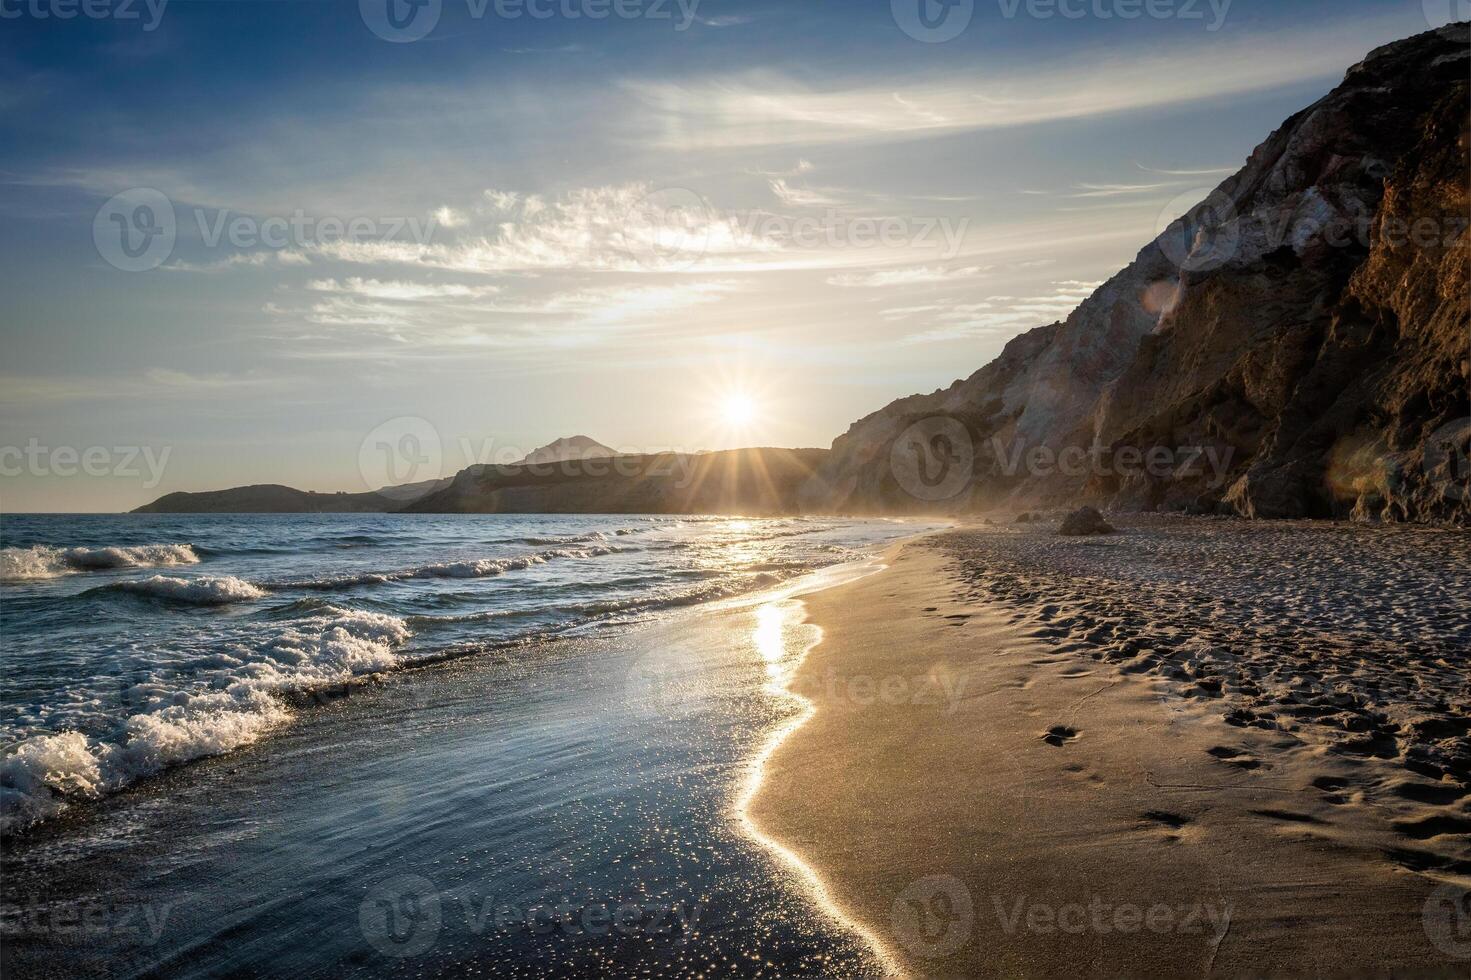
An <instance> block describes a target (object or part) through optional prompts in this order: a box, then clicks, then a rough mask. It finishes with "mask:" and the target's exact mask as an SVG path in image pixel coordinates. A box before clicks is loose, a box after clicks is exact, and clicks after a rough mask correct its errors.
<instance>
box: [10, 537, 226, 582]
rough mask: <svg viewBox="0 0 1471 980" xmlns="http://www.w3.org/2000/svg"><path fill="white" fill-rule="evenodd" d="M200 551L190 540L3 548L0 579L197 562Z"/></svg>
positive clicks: (17, 580)
mask: <svg viewBox="0 0 1471 980" xmlns="http://www.w3.org/2000/svg"><path fill="white" fill-rule="evenodd" d="M198 563H199V554H198V552H197V551H195V549H194V546H193V545H189V544H145V545H134V546H132V547H115V548H54V547H50V546H49V545H36V546H34V547H30V548H3V549H0V582H25V581H32V580H36V579H48V578H56V577H57V576H59V575H70V574H72V573H75V572H94V571H106V570H109V569H115V568H144V567H148V566H159V565H195V564H198Z"/></svg>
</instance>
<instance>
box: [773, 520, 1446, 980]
mask: <svg viewBox="0 0 1471 980" xmlns="http://www.w3.org/2000/svg"><path fill="white" fill-rule="evenodd" d="M1242 527H1243V525H1241V524H1239V523H1237V522H1212V521H1174V522H1170V521H1166V520H1135V521H1132V522H1131V521H1125V522H1123V528H1122V529H1123V531H1124V533H1122V534H1120V535H1117V536H1115V537H1111V538H1106V539H1105V538H1100V539H1078V540H1066V539H1061V538H1058V537H1056V536H1055V535H1053V534H1052V530H1053V529H1052V528H1051V527H1050V526H1047V525H1042V526H1031V527H1027V528H1024V529H1023V528H1013V527H978V528H972V529H966V530H961V531H957V532H952V533H948V534H944V535H938V536H935V537H931V538H927V539H923V540H922V541H919V542H914V543H911V544H908V545H904V546H901V547H900V548H898V549H896V551H895V553H894V554H893V556H892V558H891V561H892V567H891V568H890V569H888V570H887V571H885V572H883V573H881V574H879V575H877V576H873V577H870V578H867V579H864V580H862V581H859V582H857V583H854V584H851V585H847V586H844V587H842V588H839V589H835V590H831V591H828V592H824V593H820V594H816V595H814V596H811V597H809V598H808V599H807V600H806V603H807V607H808V617H809V619H810V621H811V622H813V623H815V624H817V625H819V626H820V627H821V628H822V630H823V638H822V641H821V642H820V643H819V644H818V645H817V646H816V647H814V648H813V649H812V650H811V651H810V653H809V654H808V656H807V659H806V660H805V661H804V663H803V664H802V666H801V668H800V669H799V670H798V672H797V673H796V675H795V677H794V678H793V679H792V682H791V687H792V689H793V690H794V691H795V692H796V693H798V694H800V695H802V696H804V697H807V698H808V699H810V700H811V701H812V702H813V706H814V709H815V710H814V712H813V714H812V715H811V717H810V718H808V719H807V721H806V722H805V723H804V724H803V725H802V726H801V727H800V728H798V729H797V730H795V731H794V732H792V733H791V734H790V735H789V736H788V737H787V738H786V739H785V741H784V742H783V743H782V744H781V745H780V746H779V747H778V748H777V749H776V750H775V751H774V752H773V753H772V755H771V757H770V758H769V759H768V760H767V763H766V766H765V772H764V781H763V785H762V788H761V792H760V793H759V794H758V795H757V796H756V798H755V799H754V800H752V801H751V804H750V815H751V818H752V819H753V820H754V821H755V822H756V824H757V825H758V826H759V827H760V828H761V829H762V831H763V832H764V833H766V834H768V835H769V836H770V837H772V838H773V839H774V840H775V841H777V842H778V843H780V844H781V845H782V846H784V847H787V848H790V849H791V850H792V851H793V852H794V853H796V854H799V855H801V857H802V859H803V860H804V861H805V862H806V863H807V864H808V865H810V866H811V868H812V869H813V871H814V873H815V874H816V875H817V876H818V877H819V878H820V879H821V880H822V882H823V883H824V886H825V888H826V890H827V893H828V895H829V896H830V898H831V900H832V901H833V902H834V904H835V905H837V906H838V907H839V908H840V909H841V910H842V911H843V912H844V913H845V914H847V915H848V916H849V917H851V918H853V919H854V920H855V921H857V922H859V923H860V924H861V925H862V926H863V927H864V928H865V929H867V930H869V931H871V932H872V933H873V934H874V935H875V936H876V937H877V938H878V940H879V941H880V943H882V944H883V945H884V946H885V947H887V949H888V951H889V952H890V953H891V954H892V955H893V957H894V958H895V959H896V960H897V961H898V962H899V963H900V964H901V965H902V968H903V969H904V970H905V971H906V972H909V973H911V974H914V975H923V976H945V977H949V976H1074V975H1088V976H1120V977H1123V976H1129V977H1140V976H1182V975H1185V976H1191V975H1193V976H1205V975H1211V976H1243V975H1252V976H1264V975H1270V976H1364V975H1388V974H1395V975H1416V976H1465V975H1467V974H1468V972H1471V938H1468V936H1467V935H1466V932H1465V921H1466V920H1465V919H1464V918H1463V916H1464V915H1465V914H1466V912H1465V909H1464V903H1465V902H1466V898H1467V892H1466V889H1467V888H1471V838H1468V836H1467V830H1468V826H1471V824H1468V820H1467V818H1468V803H1471V798H1468V793H1467V786H1466V774H1465V772H1464V770H1463V769H1462V768H1461V766H1462V759H1463V753H1464V750H1465V719H1466V717H1467V708H1466V701H1465V698H1464V697H1463V696H1461V694H1463V693H1464V684H1465V681H1466V672H1465V661H1464V657H1465V652H1464V649H1465V648H1464V646H1460V645H1459V644H1460V643H1461V640H1462V639H1463V637H1462V633H1463V631H1464V629H1465V619H1466V608H1465V601H1464V595H1465V594H1466V593H1465V592H1464V591H1460V592H1457V591H1456V590H1457V589H1458V588H1459V584H1460V577H1462V576H1464V575H1465V574H1466V572H1465V567H1466V566H1465V563H1464V562H1463V561H1462V560H1461V559H1462V557H1463V556H1462V555H1461V552H1462V551H1464V549H1465V547H1466V539H1465V538H1464V537H1462V536H1436V532H1421V533H1420V536H1418V537H1414V536H1411V535H1414V534H1415V533H1416V532H1413V531H1410V530H1405V531H1404V532H1402V533H1403V534H1404V535H1405V536H1404V537H1382V536H1381V537H1374V535H1376V534H1377V533H1378V532H1376V531H1374V530H1372V529H1357V530H1356V529H1342V528H1339V529H1334V528H1332V527H1331V526H1304V525H1254V526H1250V527H1248V528H1247V529H1246V530H1245V531H1244V532H1243V531H1242V530H1241V529H1242ZM1375 583H1378V585H1377V587H1376V585H1375ZM1458 906H1461V907H1459V908H1458Z"/></svg>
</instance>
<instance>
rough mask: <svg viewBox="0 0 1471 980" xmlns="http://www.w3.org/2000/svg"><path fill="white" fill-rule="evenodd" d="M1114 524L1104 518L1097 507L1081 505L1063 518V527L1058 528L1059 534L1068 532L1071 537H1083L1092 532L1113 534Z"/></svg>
mask: <svg viewBox="0 0 1471 980" xmlns="http://www.w3.org/2000/svg"><path fill="white" fill-rule="evenodd" d="M1113 532H1114V526H1113V525H1112V524H1110V523H1108V521H1106V520H1104V519H1103V515H1102V514H1100V513H1099V512H1098V510H1097V508H1094V507H1080V508H1078V509H1077V510H1075V511H1073V512H1072V513H1071V514H1069V515H1068V516H1067V517H1065V518H1063V522H1062V527H1060V528H1058V529H1057V533H1058V534H1066V535H1068V536H1069V537H1083V536H1085V535H1090V534H1112V533H1113Z"/></svg>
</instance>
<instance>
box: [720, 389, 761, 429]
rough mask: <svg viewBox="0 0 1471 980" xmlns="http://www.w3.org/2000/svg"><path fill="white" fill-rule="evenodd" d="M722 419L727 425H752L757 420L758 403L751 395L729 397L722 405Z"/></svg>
mask: <svg viewBox="0 0 1471 980" xmlns="http://www.w3.org/2000/svg"><path fill="white" fill-rule="evenodd" d="M720 417H721V419H722V420H723V421H724V422H725V424H726V425H729V426H732V427H736V426H745V425H750V424H751V423H752V422H754V421H755V419H756V403H755V402H753V401H752V400H751V398H750V396H749V395H742V394H733V395H727V396H726V397H725V400H724V401H722V402H721V403H720Z"/></svg>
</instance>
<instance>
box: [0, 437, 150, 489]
mask: <svg viewBox="0 0 1471 980" xmlns="http://www.w3.org/2000/svg"><path fill="white" fill-rule="evenodd" d="M173 451H174V447H173V446H164V447H163V448H162V449H155V448H154V447H153V446H87V447H85V448H78V447H76V446H45V445H42V444H41V441H40V440H39V439H36V438H31V439H29V440H27V441H26V444H25V445H24V446H0V476H10V477H14V476H22V475H27V476H40V477H57V476H59V477H73V476H90V477H122V478H124V479H137V478H139V477H142V478H143V487H144V489H146V490H152V489H153V488H154V487H156V486H158V485H159V483H161V482H163V474H164V469H165V468H166V467H167V466H168V464H169V454H170V453H172V452H173Z"/></svg>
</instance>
